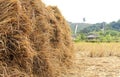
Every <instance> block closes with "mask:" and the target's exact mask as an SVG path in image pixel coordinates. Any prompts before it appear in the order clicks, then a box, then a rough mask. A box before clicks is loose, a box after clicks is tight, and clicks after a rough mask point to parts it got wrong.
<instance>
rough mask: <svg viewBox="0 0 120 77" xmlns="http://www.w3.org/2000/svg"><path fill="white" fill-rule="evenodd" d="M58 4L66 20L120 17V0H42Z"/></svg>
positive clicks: (49, 3)
mask: <svg viewBox="0 0 120 77" xmlns="http://www.w3.org/2000/svg"><path fill="white" fill-rule="evenodd" d="M42 1H43V2H44V3H45V4H47V5H55V6H58V8H59V9H60V11H61V13H62V15H63V16H64V17H65V19H66V20H68V21H71V22H80V23H81V22H83V18H84V17H85V18H86V23H97V22H103V21H105V22H111V21H117V20H119V19H120V0H42Z"/></svg>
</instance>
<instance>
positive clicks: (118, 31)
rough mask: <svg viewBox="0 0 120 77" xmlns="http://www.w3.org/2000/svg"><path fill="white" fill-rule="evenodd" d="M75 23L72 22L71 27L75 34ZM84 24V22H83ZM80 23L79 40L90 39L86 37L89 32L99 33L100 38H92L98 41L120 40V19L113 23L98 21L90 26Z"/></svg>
mask: <svg viewBox="0 0 120 77" xmlns="http://www.w3.org/2000/svg"><path fill="white" fill-rule="evenodd" d="M73 25H74V23H72V25H70V26H71V29H72V31H73V34H74V29H75V28H73V27H75V25H74V26H73ZM81 25H83V24H81ZM81 25H78V31H77V32H78V33H77V34H78V37H77V38H76V40H77V41H88V40H87V39H86V37H87V36H88V35H89V34H97V35H99V38H98V39H97V40H94V39H93V40H92V41H96V42H118V41H120V20H118V21H117V22H115V21H113V22H111V23H105V22H102V23H96V24H88V26H85V23H84V25H83V26H84V27H83V26H81Z"/></svg>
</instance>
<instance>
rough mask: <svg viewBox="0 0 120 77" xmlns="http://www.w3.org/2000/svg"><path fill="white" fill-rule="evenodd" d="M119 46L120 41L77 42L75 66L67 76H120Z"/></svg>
mask: <svg viewBox="0 0 120 77" xmlns="http://www.w3.org/2000/svg"><path fill="white" fill-rule="evenodd" d="M119 46H120V45H119V43H99V44H98V43H75V47H76V54H75V58H74V65H75V66H73V69H72V71H71V73H70V74H69V76H66V77H120V57H119V54H118V55H117V54H116V53H118V52H119V51H120V49H119ZM105 51H107V53H108V54H107V53H106V52H105ZM101 52H102V54H101ZM109 52H110V53H111V55H110V53H109ZM88 53H89V54H88ZM100 55H101V56H100Z"/></svg>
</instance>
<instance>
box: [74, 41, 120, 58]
mask: <svg viewBox="0 0 120 77" xmlns="http://www.w3.org/2000/svg"><path fill="white" fill-rule="evenodd" d="M75 47H76V51H80V52H79V53H80V54H81V56H83V57H107V56H118V57H119V56H120V44H119V43H85V42H81V43H75Z"/></svg>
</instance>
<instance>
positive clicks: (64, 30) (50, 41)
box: [0, 0, 73, 77]
mask: <svg viewBox="0 0 120 77" xmlns="http://www.w3.org/2000/svg"><path fill="white" fill-rule="evenodd" d="M72 52H73V44H72V40H71V34H70V28H69V26H68V24H67V22H66V20H65V19H64V18H63V16H62V15H61V13H60V11H59V10H58V8H57V7H52V6H49V7H46V6H45V5H44V3H42V1H41V0H0V62H1V66H0V68H1V71H0V75H1V76H2V77H63V76H61V75H62V73H64V72H66V69H67V68H69V66H70V65H71V59H72V54H73V53H72ZM3 63H4V64H5V66H4V65H3ZM2 68H3V69H2ZM13 69H14V70H18V72H17V71H16V74H15V75H13V74H11V73H9V72H12V73H14V70H13ZM17 74H20V75H17ZM23 74H24V76H21V75H23ZM4 75H5V76H4ZM10 75H12V76H10ZM16 75H17V76H16Z"/></svg>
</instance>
